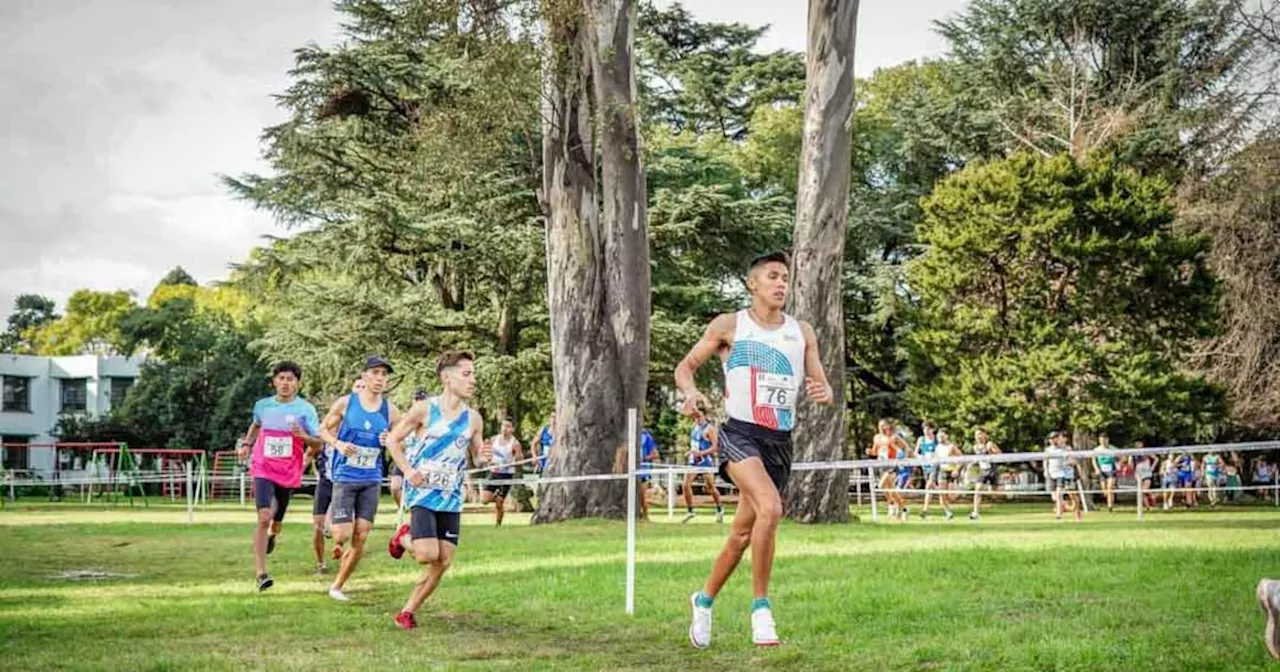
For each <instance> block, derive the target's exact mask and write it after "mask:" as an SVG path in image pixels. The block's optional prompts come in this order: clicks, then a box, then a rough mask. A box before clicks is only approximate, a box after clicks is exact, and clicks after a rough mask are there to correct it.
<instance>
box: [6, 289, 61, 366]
mask: <svg viewBox="0 0 1280 672" xmlns="http://www.w3.org/2000/svg"><path fill="white" fill-rule="evenodd" d="M55 307H56V304H54V302H53V299H50V298H47V297H44V296H40V295H39V294H20V295H18V298H16V299H14V301H13V312H12V313H10V314H9V321H8V325H9V326H8V328H7V329H5V331H4V333H0V352H14V353H28V352H32V351H34V350H35V345H34V344H33V343H32V342H31V340H30V337H31V335H33V334H34V333H35V332H36V331H37V330H39V328H40V327H42V326H44V325H45V324H48V323H49V322H53V321H55V320H57V319H58V314H57V313H55V312H54V309H55Z"/></svg>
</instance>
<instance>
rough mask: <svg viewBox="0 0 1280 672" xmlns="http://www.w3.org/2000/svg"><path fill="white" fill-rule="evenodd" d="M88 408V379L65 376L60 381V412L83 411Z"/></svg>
mask: <svg viewBox="0 0 1280 672" xmlns="http://www.w3.org/2000/svg"><path fill="white" fill-rule="evenodd" d="M88 408H89V381H88V380H85V379H84V378H67V379H65V380H63V381H62V412H63V413H77V412H80V413H82V412H84V411H85V410H87V409H88Z"/></svg>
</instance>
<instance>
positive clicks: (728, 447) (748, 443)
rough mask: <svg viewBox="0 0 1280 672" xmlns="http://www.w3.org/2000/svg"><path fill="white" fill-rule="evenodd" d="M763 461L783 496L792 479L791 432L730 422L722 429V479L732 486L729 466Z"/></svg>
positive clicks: (735, 421) (733, 420)
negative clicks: (755, 459) (751, 461)
mask: <svg viewBox="0 0 1280 672" xmlns="http://www.w3.org/2000/svg"><path fill="white" fill-rule="evenodd" d="M753 457H755V458H759V460H760V461H761V462H762V463H763V464H764V469H765V471H767V472H768V473H769V479H770V480H772V481H773V485H774V487H776V488H777V489H778V492H779V493H782V492H783V491H785V490H786V488H787V481H789V480H790V479H791V432H779V431H777V430H775V429H769V428H768V427H761V426H760V425H756V424H752V423H750V422H742V421H741V420H735V419H733V418H730V419H729V420H728V422H725V423H724V424H723V425H721V427H720V476H721V477H722V478H724V479H725V480H727V481H730V482H732V481H733V478H732V477H730V476H729V470H728V466H729V464H731V463H733V462H743V461H745V460H748V459H751V458H753Z"/></svg>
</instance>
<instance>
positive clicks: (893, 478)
mask: <svg viewBox="0 0 1280 672" xmlns="http://www.w3.org/2000/svg"><path fill="white" fill-rule="evenodd" d="M876 430H877V431H876V438H875V439H874V441H873V442H872V445H871V454H872V456H874V457H875V458H876V459H877V460H900V459H902V458H904V457H906V456H907V442H906V441H904V440H903V439H902V437H901V436H899V435H898V433H897V432H895V431H894V430H893V423H892V422H890V421H889V420H888V419H882V420H880V422H878V423H877V424H876ZM905 469H906V474H907V477H908V479H909V478H910V477H911V468H910V467H906V468H905ZM902 470H903V467H890V468H888V469H885V470H884V473H882V474H881V475H880V485H879V487H880V490H881V491H882V492H884V493H885V497H884V499H885V504H887V505H888V507H889V518H890V519H891V520H892V519H894V518H900V517H905V516H903V514H902V512H903V511H905V510H906V501H905V499H904V498H903V496H902V493H901V492H898V489H899V488H900V487H901V486H899V485H897V483H898V480H899V478H900V474H901V472H902Z"/></svg>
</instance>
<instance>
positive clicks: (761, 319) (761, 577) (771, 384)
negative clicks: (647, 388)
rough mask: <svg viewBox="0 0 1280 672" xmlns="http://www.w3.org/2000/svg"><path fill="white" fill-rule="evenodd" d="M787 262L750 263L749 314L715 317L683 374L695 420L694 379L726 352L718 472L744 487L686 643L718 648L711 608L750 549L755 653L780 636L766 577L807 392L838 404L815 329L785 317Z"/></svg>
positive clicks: (779, 257) (696, 599)
mask: <svg viewBox="0 0 1280 672" xmlns="http://www.w3.org/2000/svg"><path fill="white" fill-rule="evenodd" d="M788 263H789V259H788V257H787V255H786V254H783V253H775V254H770V255H766V256H763V257H759V258H757V259H755V260H753V261H752V263H751V266H750V270H749V272H748V277H747V289H748V291H749V292H750V293H751V307H750V308H748V309H747V310H742V311H738V312H737V313H732V314H724V315H720V316H719V317H717V318H716V319H714V320H712V322H711V325H710V326H709V327H707V331H706V333H705V334H704V335H703V337H702V339H701V340H700V341H698V343H697V344H696V345H695V346H694V347H693V349H692V350H691V351H690V352H689V354H688V355H686V356H685V358H684V360H683V361H681V362H680V365H679V366H677V367H676V371H675V379H676V386H677V387H678V388H679V389H680V391H681V392H682V393H683V394H684V406H683V412H684V413H685V415H690V416H691V415H693V414H694V412H695V410H696V409H697V408H698V407H699V405H701V406H702V408H703V409H706V408H707V406H708V402H707V399H706V397H704V396H703V395H702V393H701V392H699V391H698V388H697V386H696V385H695V383H694V373H695V372H696V371H697V370H698V367H700V366H702V364H703V363H704V362H706V361H707V360H708V359H709V358H710V357H711V356H712V355H715V354H719V355H720V359H721V361H722V363H723V366H724V372H725V411H726V413H727V415H728V416H729V419H728V421H726V422H725V423H724V425H723V426H721V428H720V437H719V440H720V444H719V445H720V461H721V465H720V470H721V474H722V475H723V476H724V477H726V479H727V480H730V481H732V482H733V483H734V485H735V486H737V488H738V492H739V498H740V499H739V504H738V510H737V512H736V513H735V514H734V517H733V523H732V528H731V531H730V533H729V538H728V540H727V541H726V542H725V546H724V549H723V550H721V551H720V555H719V557H717V558H716V562H715V565H714V566H713V567H712V569H711V574H710V575H709V576H708V577H707V582H706V585H705V586H704V587H703V589H702V590H701V591H698V592H696V593H694V594H693V595H692V596H690V603H691V605H692V609H693V617H692V622H691V624H690V626H689V641H690V642H691V643H692V644H693V646H695V647H697V648H706V647H708V646H710V645H711V605H712V601H713V600H714V599H715V597H716V595H717V594H719V592H720V589H721V588H723V587H724V584H725V582H726V581H728V580H729V577H730V576H731V575H732V574H733V570H734V569H735V568H737V566H738V562H739V561H740V560H741V559H742V555H743V553H744V552H746V550H747V548H748V547H750V548H751V549H752V550H751V583H752V592H753V593H754V595H755V601H754V602H752V605H751V635H752V641H753V642H755V644H756V645H757V646H776V645H777V644H778V643H779V642H778V634H777V630H776V627H775V625H774V620H773V611H772V605H771V604H770V602H769V578H770V575H771V574H772V572H773V554H774V548H775V542H776V536H777V531H778V521H779V520H780V519H781V517H782V493H783V492H784V491H785V490H786V486H787V480H788V479H789V478H790V476H791V450H792V447H791V431H792V429H793V428H794V422H795V409H796V398H797V397H798V396H800V393H801V390H802V389H803V391H804V393H805V394H807V395H808V396H809V399H810V401H812V402H814V403H819V404H829V403H831V402H832V399H833V394H832V391H831V386H830V385H829V384H828V383H827V376H826V373H824V372H823V369H822V360H821V359H820V357H819V352H818V343H817V339H816V337H815V336H814V332H813V328H812V327H810V326H809V325H808V324H807V323H805V322H801V321H798V320H796V319H795V318H793V317H791V316H790V315H787V314H785V313H783V312H782V307H783V305H784V304H785V303H786V299H787V287H788V284H789V283H790V273H789V271H788V268H787V266H788Z"/></svg>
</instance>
